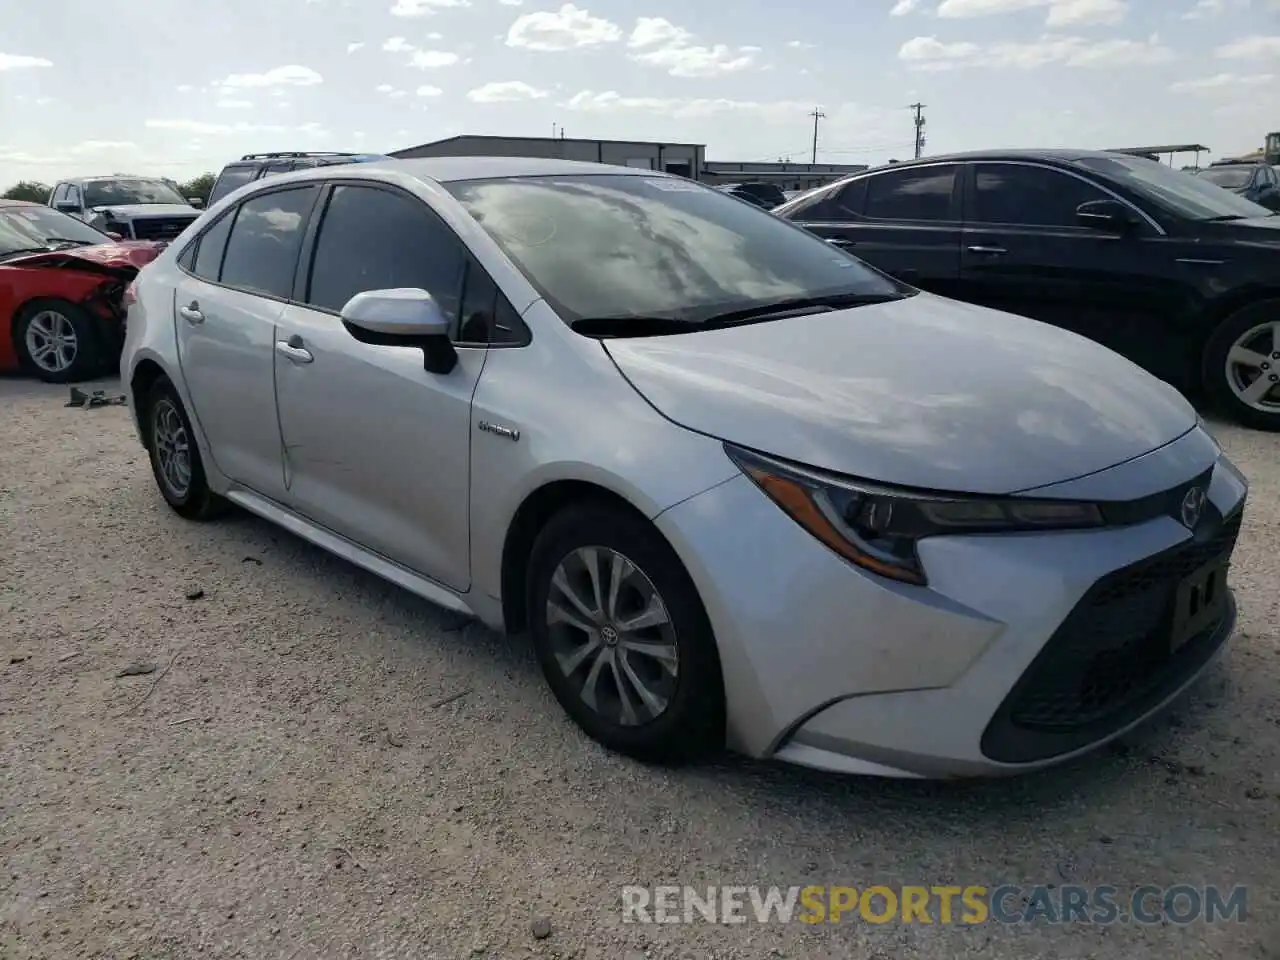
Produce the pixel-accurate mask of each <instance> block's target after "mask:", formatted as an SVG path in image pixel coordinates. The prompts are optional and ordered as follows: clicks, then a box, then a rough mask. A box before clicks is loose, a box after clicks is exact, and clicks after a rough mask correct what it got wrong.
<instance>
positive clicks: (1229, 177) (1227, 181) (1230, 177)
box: [1200, 167, 1253, 190]
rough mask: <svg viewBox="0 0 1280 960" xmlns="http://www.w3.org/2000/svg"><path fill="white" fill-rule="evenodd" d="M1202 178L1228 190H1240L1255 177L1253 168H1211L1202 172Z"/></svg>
mask: <svg viewBox="0 0 1280 960" xmlns="http://www.w3.org/2000/svg"><path fill="white" fill-rule="evenodd" d="M1200 176H1201V177H1202V178H1203V179H1205V180H1208V181H1209V182H1210V183H1216V184H1217V185H1218V186H1220V187H1226V188H1227V189H1228V190H1239V189H1240V188H1241V187H1243V186H1244V185H1245V184H1247V183H1248V182H1249V180H1250V179H1251V178H1252V177H1253V169H1252V168H1251V167H1210V168H1209V169H1208V170H1201V171H1200Z"/></svg>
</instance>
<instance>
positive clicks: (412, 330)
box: [342, 287, 458, 373]
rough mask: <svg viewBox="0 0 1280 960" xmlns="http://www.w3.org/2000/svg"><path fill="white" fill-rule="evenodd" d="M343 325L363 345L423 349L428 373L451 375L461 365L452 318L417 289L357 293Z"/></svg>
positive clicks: (345, 309)
mask: <svg viewBox="0 0 1280 960" xmlns="http://www.w3.org/2000/svg"><path fill="white" fill-rule="evenodd" d="M342 322H343V324H344V325H345V326H346V328H347V331H348V332H349V333H350V334H351V335H352V336H353V337H355V338H356V339H357V340H359V341H360V342H361V343H369V344H373V345H375V346H382V347H417V348H419V349H420V350H421V351H422V368H423V369H424V370H426V371H427V372H428V373H449V372H450V371H452V370H453V368H454V367H455V366H457V365H458V352H457V351H456V350H455V349H454V348H453V341H452V340H450V339H449V318H448V317H446V316H445V315H444V311H443V310H441V309H440V305H439V304H438V303H436V301H435V298H434V297H432V296H431V294H429V293H427V291H425V290H420V289H418V288H417V287H402V288H399V289H395V290H368V291H366V292H364V293H357V294H356V295H355V296H354V297H352V298H351V299H350V300H348V301H347V303H346V306H344V307H343V308H342Z"/></svg>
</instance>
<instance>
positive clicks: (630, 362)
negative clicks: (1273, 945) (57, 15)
mask: <svg viewBox="0 0 1280 960" xmlns="http://www.w3.org/2000/svg"><path fill="white" fill-rule="evenodd" d="M121 372H122V376H123V379H124V382H125V383H126V384H127V389H128V395H129V400H130V404H131V409H132V411H133V414H134V417H135V419H136V423H137V427H138V432H139V436H140V439H141V441H142V443H143V444H144V445H145V447H146V448H147V450H148V452H149V455H150V460H151V464H152V467H153V471H154V474H155V480H156V482H157V485H158V487H159V491H160V493H161V494H162V496H163V497H164V499H165V500H166V501H167V502H168V503H169V505H170V506H171V507H172V508H173V509H174V510H176V511H177V512H178V513H179V514H181V515H183V516H185V517H189V518H192V519H197V520H203V519H209V518H213V517H215V516H216V515H217V514H218V513H219V512H220V511H221V509H223V508H224V507H226V506H227V505H228V504H236V505H238V506H240V507H242V508H244V509H247V510H249V511H252V512H253V513H256V514H258V515H260V516H262V517H265V518H267V519H268V520H270V521H272V522H274V523H276V524H279V525H280V526H282V527H284V528H286V529H288V530H290V531H292V532H294V533H296V534H298V535H299V536H301V537H304V538H306V539H308V540H310V541H312V542H313V543H315V544H318V545H320V546H321V547H323V548H325V549H327V550H330V551H332V552H334V553H336V554H338V555H340V556H342V557H345V558H346V559H348V560H350V561H352V562H354V563H356V564H358V565H360V566H362V567H365V568H367V569H369V570H372V571H374V572H375V573H378V574H380V575H381V576H383V577H385V578H387V579H388V580H390V581H393V582H394V583H397V584H399V585H401V586H403V587H405V588H406V589H408V590H411V591H413V592H415V593H417V594H419V595H421V596H423V597H426V598H427V599H429V600H432V601H434V602H436V603H438V604H440V605H441V606H444V607H447V608H449V609H451V610H455V611H461V612H465V613H469V614H473V615H475V616H476V617H478V618H479V619H481V620H482V621H484V622H485V623H487V624H488V625H490V626H491V627H493V628H495V629H498V630H507V631H523V630H527V631H528V632H529V633H530V634H531V636H532V640H533V646H534V649H535V651H536V655H537V660H538V663H539V664H540V667H541V669H542V671H543V673H544V675H545V677H546V680H547V682H548V683H549V685H550V687H551V690H552V691H553V692H554V694H555V696H556V698H557V700H558V701H559V702H560V704H561V705H562V706H563V708H564V710H565V711H566V712H567V713H568V714H569V716H570V717H572V719H573V720H574V721H575V722H576V723H577V724H578V725H579V726H580V727H581V728H582V729H583V730H584V731H586V733H587V734H589V735H590V736H592V737H594V738H595V739H596V740H598V741H599V742H601V743H603V744H605V745H607V746H608V747H611V748H613V749H615V750H618V751H622V752H625V753H627V754H630V755H633V756H637V757H641V758H645V759H651V760H660V761H676V760H686V759H690V758H693V757H696V756H699V755H704V754H706V753H707V752H708V751H712V750H715V749H717V748H719V747H721V746H724V745H727V746H729V747H730V748H733V749H736V750H738V751H741V752H744V753H746V754H748V755H751V756H755V757H772V758H778V759H782V760H786V761H791V762H795V763H799V764H805V765H809V766H813V767H820V768H825V769H830V770H837V771H847V772H858V773H876V774H887V775H900V776H925V777H954V776H974V775H986V774H1000V773H1012V772H1018V771H1022V770H1028V769H1032V768H1036V767H1040V766H1044V765H1047V764H1050V763H1054V762H1058V761H1061V760H1064V759H1067V758H1069V757H1073V756H1076V755H1078V754H1081V753H1084V752H1086V751H1088V750H1089V749H1091V748H1095V747H1097V746H1098V745H1100V744H1102V743H1104V742H1106V741H1108V740H1110V739H1112V738H1114V737H1116V736H1118V735H1120V734H1121V733H1122V732H1124V731H1125V730H1127V729H1129V728H1130V727H1132V726H1134V725H1135V724H1137V723H1139V722H1141V721H1142V720H1143V719H1145V718H1146V717H1148V716H1150V715H1151V714H1153V713H1155V712H1157V711H1159V710H1160V709H1162V708H1163V707H1165V706H1166V705H1168V704H1169V703H1170V702H1171V701H1172V700H1173V699H1174V698H1175V697H1177V695H1178V694H1179V693H1180V692H1181V691H1182V690H1184V689H1185V688H1186V687H1187V686H1188V685H1190V684H1191V683H1192V682H1193V681H1194V680H1195V679H1196V678H1197V676H1199V675H1200V674H1201V673H1202V672H1203V671H1204V670H1205V669H1206V668H1207V667H1208V666H1209V664H1210V663H1211V662H1212V661H1213V660H1214V658H1215V656H1216V655H1217V654H1218V653H1219V652H1220V651H1221V650H1222V649H1223V647H1224V645H1225V643H1226V641H1227V639H1228V636H1229V635H1230V633H1231V631H1232V628H1233V625H1234V623H1235V616H1236V611H1235V605H1234V601H1233V599H1232V594H1231V591H1230V589H1229V587H1228V584H1227V579H1226V578H1227V571H1228V568H1229V565H1230V561H1231V556H1232V550H1233V547H1234V545H1235V541H1236V536H1237V534H1238V532H1239V530H1240V524H1241V517H1242V514H1243V508H1244V502H1245V498H1246V491H1247V485H1246V482H1245V479H1244V478H1243V477H1242V476H1241V474H1240V473H1239V472H1238V471H1237V470H1236V468H1235V467H1234V466H1233V465H1232V464H1231V463H1230V462H1229V461H1228V460H1227V458H1226V457H1225V456H1223V454H1222V452H1221V450H1220V449H1219V447H1218V445H1217V444H1216V443H1215V442H1214V440H1213V438H1212V437H1211V436H1210V435H1209V433H1207V432H1206V430H1205V428H1204V426H1203V425H1202V424H1201V423H1200V421H1199V420H1198V418H1197V416H1196V414H1195V412H1194V411H1193V410H1192V409H1191V407H1189V406H1188V404H1187V403H1186V401H1185V400H1184V399H1183V398H1182V397H1181V396H1180V395H1179V394H1178V392H1177V391H1176V390H1174V389H1173V388H1172V387H1170V386H1168V385H1167V384H1165V383H1163V382H1161V381H1160V380H1157V379H1155V378H1154V377H1152V376H1150V375H1148V374H1147V373H1145V372H1143V371H1142V370H1140V369H1139V368H1138V367H1137V366H1135V365H1134V364H1132V363H1130V362H1129V361H1128V360H1125V359H1124V358H1122V357H1120V356H1119V355H1118V354H1116V353H1113V352H1111V351H1109V350H1107V349H1105V348H1103V347H1101V346H1099V345H1097V344H1095V343H1093V342H1091V341H1089V340H1086V339H1084V338H1082V337H1079V336H1077V335H1075V334H1072V333H1069V332H1067V331H1064V330H1062V329H1058V328H1056V327H1051V326H1047V325H1044V324H1040V323H1036V322H1033V321H1028V320H1026V319H1024V318H1022V317H1015V316H1011V315H1008V314H1004V313H999V312H996V311H992V310H989V309H985V308H981V307H976V306H970V305H966V304H961V303H956V302H953V301H950V300H946V299H943V298H940V297H937V296H933V295H930V294H927V293H922V292H920V291H918V290H915V289H913V288H911V287H909V286H906V285H904V284H902V283H899V282H898V281H896V280H893V279H891V278H889V277H887V276H885V275H883V274H881V273H880V272H878V271H876V270H874V269H872V268H870V267H868V266H867V265H865V264H864V263H862V262H861V261H859V260H857V259H855V258H854V257H852V256H851V255H849V254H848V253H846V252H844V251H842V250H839V249H835V248H833V247H832V246H831V245H829V244H827V243H824V242H823V241H822V240H820V239H817V238H816V237H814V236H812V235H810V234H808V233H806V232H805V231H803V230H802V229H800V228H798V227H796V226H793V225H792V224H790V223H787V222H786V221H784V220H781V219H779V218H777V217H774V216H772V215H770V214H769V213H767V212H765V211H763V210H760V209H756V208H753V207H751V206H750V205H748V204H744V203H740V202H738V201H737V200H734V199H733V198H731V197H728V196H725V195H724V194H722V193H720V192H719V191H716V190H714V189H710V188H707V187H704V186H703V185H701V184H699V183H696V182H692V181H689V180H686V179H682V178H679V177H675V176H666V175H662V174H657V173H654V172H651V171H647V170H646V171H640V170H631V169H626V168H618V167H608V166H599V165H594V164H576V163H568V162H561V161H549V160H532V159H514V158H483V157H481V158H438V159H424V160H412V161H387V162H379V163H373V164H363V165H360V166H351V167H337V168H320V169H316V170H312V171H308V172H304V173H295V174H289V175H285V176H282V177H279V178H274V179H271V180H267V181H260V182H258V183H255V184H252V185H249V186H246V187H243V188H241V189H240V190H238V191H236V192H235V193H233V194H231V195H230V196H228V197H227V198H225V199H224V200H222V201H221V202H219V203H218V204H216V205H215V206H214V207H213V208H212V209H210V210H209V211H207V212H206V213H205V215H204V216H202V217H201V218H200V220H199V221H198V222H197V223H196V224H194V225H193V226H192V227H191V228H189V229H188V230H187V231H186V232H185V233H184V234H183V235H182V236H181V237H179V238H178V239H177V240H176V241H175V242H174V243H173V244H172V245H171V246H170V247H169V248H168V249H167V250H166V251H165V252H164V253H163V254H162V255H161V256H160V257H159V258H158V259H157V260H156V261H155V262H154V263H153V264H151V265H150V266H149V267H148V268H147V269H146V270H144V271H143V272H142V274H141V275H140V276H139V278H138V279H137V281H136V282H135V286H134V302H133V305H132V306H131V308H130V313H129V323H128V339H127V343H126V347H125V352H124V356H123V360H122V371H121Z"/></svg>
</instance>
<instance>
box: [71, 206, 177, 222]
mask: <svg viewBox="0 0 1280 960" xmlns="http://www.w3.org/2000/svg"><path fill="white" fill-rule="evenodd" d="M93 212H94V213H110V214H112V215H113V216H115V217H117V218H121V217H123V218H127V219H129V220H142V219H145V218H147V217H190V218H191V219H192V220H194V219H195V218H196V217H198V216H200V211H199V210H197V209H196V208H195V207H192V206H189V205H187V204H185V203H135V204H127V205H122V206H118V207H94V208H93Z"/></svg>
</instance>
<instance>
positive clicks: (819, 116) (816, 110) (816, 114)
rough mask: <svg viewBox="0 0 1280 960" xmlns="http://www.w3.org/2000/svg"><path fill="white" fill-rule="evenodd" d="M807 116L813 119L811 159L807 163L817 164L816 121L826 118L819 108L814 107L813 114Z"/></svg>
mask: <svg viewBox="0 0 1280 960" xmlns="http://www.w3.org/2000/svg"><path fill="white" fill-rule="evenodd" d="M809 116H811V117H813V159H812V160H810V161H809V162H810V163H817V162H818V121H819V120H822V119H824V118H825V117H826V114H825V113H823V112H822V111H821V110H820V109H819V108H817V107H814V108H813V113H811V114H809Z"/></svg>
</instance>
